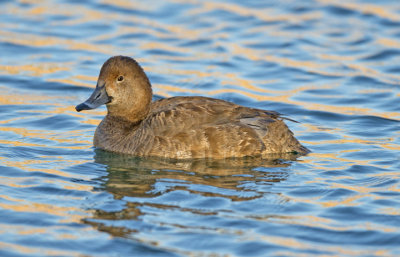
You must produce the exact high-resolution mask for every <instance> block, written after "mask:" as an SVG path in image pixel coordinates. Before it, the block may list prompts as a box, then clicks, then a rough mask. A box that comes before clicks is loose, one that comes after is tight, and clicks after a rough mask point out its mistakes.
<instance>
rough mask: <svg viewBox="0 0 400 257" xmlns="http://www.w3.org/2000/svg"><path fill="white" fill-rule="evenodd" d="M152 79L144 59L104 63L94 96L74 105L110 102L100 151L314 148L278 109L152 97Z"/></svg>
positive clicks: (173, 153)
mask: <svg viewBox="0 0 400 257" xmlns="http://www.w3.org/2000/svg"><path fill="white" fill-rule="evenodd" d="M152 97H153V91H152V86H151V83H150V81H149V79H148V77H147V75H146V73H145V71H144V70H143V68H142V67H141V66H140V65H139V63H138V62H137V61H136V60H135V59H133V58H131V57H128V56H113V57H111V58H109V59H108V60H107V61H106V62H105V63H104V64H103V66H102V67H101V69H100V74H99V77H98V80H97V84H96V87H95V89H94V91H93V93H92V94H91V95H90V97H89V98H88V99H87V100H86V101H84V102H83V103H81V104H78V105H77V106H76V107H75V109H76V111H78V112H80V111H83V110H91V109H95V108H97V107H99V106H101V105H104V104H105V105H106V107H107V114H106V116H105V117H104V119H103V120H102V121H101V122H100V124H99V125H98V126H97V128H96V130H95V133H94V137H93V145H94V147H95V148H97V149H101V150H105V151H109V152H114V153H120V154H128V155H133V156H138V157H161V158H168V159H203V158H211V159H224V158H244V157H254V158H268V156H269V155H271V154H279V153H285V154H286V153H290V154H296V155H305V154H307V153H309V152H310V150H309V149H307V148H306V147H305V146H303V145H302V144H300V142H299V141H298V140H297V139H296V138H295V137H294V135H293V132H292V131H291V130H290V129H289V128H288V126H287V125H286V124H285V122H284V121H285V120H289V121H293V120H291V119H289V118H285V117H283V116H282V115H281V114H279V113H278V112H275V111H268V110H262V109H256V108H250V107H245V106H242V105H238V104H235V103H233V102H229V101H225V100H221V99H215V98H210V97H205V96H175V97H169V98H163V99H159V100H155V101H152Z"/></svg>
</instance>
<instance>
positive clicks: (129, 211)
mask: <svg viewBox="0 0 400 257" xmlns="http://www.w3.org/2000/svg"><path fill="white" fill-rule="evenodd" d="M278 157H281V156H276V157H275V158H271V159H270V160H260V159H253V158H247V159H227V160H202V159H198V160H184V161H180V160H169V159H159V158H138V157H130V156H128V155H119V154H112V153H108V152H105V151H102V150H96V155H95V157H94V159H95V162H96V163H99V164H103V165H105V168H106V171H107V175H105V176H104V177H101V178H99V180H100V181H101V185H100V186H99V187H97V188H96V190H102V191H106V192H109V193H111V194H112V196H113V198H114V199H119V200H127V199H128V203H127V204H126V206H124V207H123V208H121V210H118V211H115V210H112V211H103V210H97V211H96V212H95V213H94V215H93V217H91V219H90V221H87V222H88V223H89V224H92V225H94V226H95V227H97V228H98V229H101V231H106V232H108V233H110V234H112V235H114V236H124V237H128V236H130V235H132V234H131V233H138V232H140V231H138V230H135V229H134V230H131V229H128V230H127V229H126V227H125V226H121V227H118V226H115V224H113V225H108V226H107V224H102V223H101V221H102V220H112V221H113V223H114V222H116V223H118V222H117V221H118V220H128V219H134V220H141V216H143V215H145V212H146V211H145V210H143V209H146V207H149V208H156V209H159V211H162V210H165V211H168V210H170V209H179V210H181V211H184V212H187V213H189V214H188V215H190V214H196V215H211V214H217V213H218V212H219V211H224V210H223V208H222V209H221V210H219V209H220V206H218V205H219V204H218V202H219V201H251V200H254V199H257V198H260V197H263V194H265V193H268V192H264V191H260V192H258V191H257V189H256V188H255V187H254V185H263V187H265V188H267V187H268V186H271V185H272V184H273V183H276V182H280V181H282V180H285V178H286V177H287V176H288V173H287V172H286V171H285V170H284V169H282V168H284V167H288V166H290V164H289V163H288V161H284V160H282V159H280V158H278ZM250 178H251V180H252V181H251V184H254V185H253V186H248V184H249V179H250ZM188 194H192V195H199V197H202V196H203V197H204V198H207V200H206V201H207V202H209V203H211V202H213V201H215V203H214V204H213V205H208V204H207V205H204V206H202V201H203V200H201V201H199V202H198V203H196V201H193V202H192V203H190V205H191V206H192V207H187V206H185V203H183V206H180V203H179V201H176V200H179V199H173V198H175V197H179V195H181V196H183V195H186V196H185V197H187V196H188ZM166 195H171V196H167V197H166V198H171V199H170V200H169V201H157V200H156V202H154V200H155V198H158V197H160V196H166ZM146 198H147V199H149V200H148V202H147V201H146ZM213 199H215V200H213ZM171 202H174V204H171ZM221 207H222V206H221ZM207 209H209V210H207ZM212 209H214V210H212ZM225 211H226V210H225ZM160 215H161V213H160ZM188 218H190V217H188ZM95 220H99V221H98V222H95ZM171 225H172V224H171ZM133 236H134V235H133Z"/></svg>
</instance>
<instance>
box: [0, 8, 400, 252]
mask: <svg viewBox="0 0 400 257" xmlns="http://www.w3.org/2000/svg"><path fill="white" fill-rule="evenodd" d="M37 2H40V3H37ZM0 24H1V25H0V53H1V54H0V89H1V95H0V104H1V107H0V108H1V111H0V113H1V115H0V176H1V178H0V181H1V182H0V256H400V172H399V170H400V155H399V150H400V137H399V136H400V134H399V131H400V122H399V121H400V104H399V97H400V75H399V74H400V5H399V3H398V1H397V0H393V1H390V0H386V1H368V0H358V1H357V0H353V1H333V0H315V1H314V0H307V1H295V0H285V1H233V0H232V1H197V0H193V1H182V0H171V1H151V3H150V2H148V1H122V0H113V1H109V0H104V1H61V0H60V1H50V0H47V1H30V0H24V1H3V2H2V3H1V8H0ZM117 54H118V55H119V54H122V55H128V56H131V57H134V58H135V59H137V60H138V61H139V62H140V63H141V64H142V66H143V67H144V69H145V71H146V72H147V74H148V75H149V78H150V80H151V82H152V84H153V90H154V92H155V94H156V97H169V96H177V95H205V96H211V97H215V98H221V99H225V100H229V101H233V102H235V103H238V104H243V105H246V106H251V107H257V108H263V109H270V110H274V111H278V112H280V113H283V114H285V115H287V116H288V117H290V118H292V119H294V120H297V121H299V122H300V123H292V122H288V126H289V127H290V128H291V129H292V130H293V132H294V133H295V134H296V136H297V137H298V139H299V140H300V141H301V142H302V143H303V144H304V145H305V146H307V147H308V148H310V149H311V150H312V153H311V154H309V155H307V156H304V157H300V158H299V159H297V160H277V161H270V162H262V161H254V160H253V161H249V160H247V161H246V160H242V161H240V160H236V161H232V160H231V161H219V162H213V161H201V160H198V161H195V162H190V161H185V162H183V161H182V162H172V161H170V162H168V161H160V160H154V159H139V158H130V157H127V156H120V155H116V154H110V153H107V152H102V151H99V150H96V149H94V148H93V147H92V137H93V133H94V130H95V128H96V126H97V124H98V123H99V122H100V120H101V119H102V117H103V116H104V114H105V108H104V107H103V108H100V109H97V110H94V111H90V112H89V111H88V112H83V113H77V112H75V110H74V106H75V105H76V104H78V103H80V102H82V101H83V100H85V99H86V98H87V97H88V96H89V95H90V93H91V91H92V90H93V87H94V86H95V83H96V79H97V75H98V73H99V70H100V67H101V65H102V64H103V62H104V61H105V60H106V59H108V58H109V57H110V56H112V55H117Z"/></svg>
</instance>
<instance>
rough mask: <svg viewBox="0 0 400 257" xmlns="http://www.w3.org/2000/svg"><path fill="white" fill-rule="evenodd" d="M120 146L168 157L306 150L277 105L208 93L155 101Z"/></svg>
mask: <svg viewBox="0 0 400 257" xmlns="http://www.w3.org/2000/svg"><path fill="white" fill-rule="evenodd" d="M126 139H127V140H130V141H131V142H130V143H129V144H126V145H125V149H121V150H122V151H120V152H125V153H129V154H134V155H139V156H160V157H166V158H180V159H181V158H228V157H245V156H253V157H256V156H261V157H262V156H265V155H268V154H270V153H288V152H298V153H306V152H307V151H308V150H307V149H306V148H305V147H303V146H302V145H301V144H300V143H299V142H298V141H297V140H296V139H295V138H294V137H293V133H292V132H291V131H290V130H289V129H288V127H287V126H286V125H285V123H284V122H283V121H282V118H280V116H279V114H278V113H276V112H272V111H264V110H259V109H253V108H247V107H243V106H240V105H236V104H234V103H231V102H227V101H223V100H218V99H213V98H207V97H172V98H167V99H162V100H158V101H155V102H153V103H152V105H151V108H150V111H149V114H148V115H147V117H146V119H145V120H143V121H142V122H141V124H140V125H138V127H137V129H135V131H134V133H132V134H129V135H128V136H127V138H126Z"/></svg>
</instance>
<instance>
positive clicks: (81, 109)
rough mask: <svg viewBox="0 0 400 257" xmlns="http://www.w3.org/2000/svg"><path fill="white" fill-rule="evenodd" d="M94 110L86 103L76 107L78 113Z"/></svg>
mask: <svg viewBox="0 0 400 257" xmlns="http://www.w3.org/2000/svg"><path fill="white" fill-rule="evenodd" d="M91 109H93V108H90V107H89V106H88V105H87V104H86V103H81V104H78V105H77V106H75V110H76V111H77V112H80V111H83V110H91Z"/></svg>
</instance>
